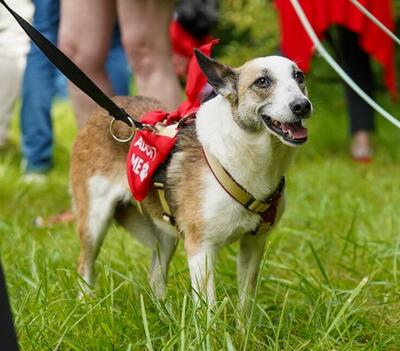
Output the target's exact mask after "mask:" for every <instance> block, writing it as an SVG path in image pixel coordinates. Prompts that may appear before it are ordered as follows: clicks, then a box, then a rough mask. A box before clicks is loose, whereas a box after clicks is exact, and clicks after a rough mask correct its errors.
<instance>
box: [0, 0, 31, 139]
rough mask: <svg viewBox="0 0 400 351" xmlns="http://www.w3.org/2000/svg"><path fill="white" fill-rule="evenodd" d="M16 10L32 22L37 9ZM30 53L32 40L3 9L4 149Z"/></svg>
mask: <svg viewBox="0 0 400 351" xmlns="http://www.w3.org/2000/svg"><path fill="white" fill-rule="evenodd" d="M13 7H14V8H15V9H16V11H17V12H19V13H20V14H21V15H22V16H23V17H24V18H26V19H27V20H28V21H30V20H31V19H32V14H33V5H32V3H31V2H30V1H29V0H14V2H13ZM28 50H29V38H28V37H27V35H26V34H25V32H24V31H23V30H22V29H21V28H20V26H19V25H18V23H17V22H16V21H15V20H14V18H13V17H12V16H11V15H10V14H9V13H8V11H7V10H6V9H5V8H4V7H3V6H0V81H1V86H0V147H2V146H4V145H5V144H6V142H7V135H8V129H9V123H10V120H11V116H12V110H13V107H14V104H15V101H16V99H17V97H18V96H19V94H20V90H21V81H22V76H23V72H24V68H25V62H26V55H27V53H28Z"/></svg>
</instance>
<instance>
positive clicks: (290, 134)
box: [288, 129, 293, 138]
mask: <svg viewBox="0 0 400 351" xmlns="http://www.w3.org/2000/svg"><path fill="white" fill-rule="evenodd" d="M288 133H289V137H290V138H292V137H293V134H292V130H291V129H289V130H288Z"/></svg>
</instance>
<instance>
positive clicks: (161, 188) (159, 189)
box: [154, 182, 175, 225]
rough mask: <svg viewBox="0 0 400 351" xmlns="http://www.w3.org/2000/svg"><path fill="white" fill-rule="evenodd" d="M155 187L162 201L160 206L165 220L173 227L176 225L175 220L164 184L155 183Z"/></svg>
mask: <svg viewBox="0 0 400 351" xmlns="http://www.w3.org/2000/svg"><path fill="white" fill-rule="evenodd" d="M154 187H155V188H156V189H157V193H158V198H159V199H160V204H161V207H162V210H163V220H164V221H165V222H167V223H169V224H171V225H175V218H174V216H173V215H172V212H171V209H170V207H169V205H168V202H167V199H166V198H165V187H164V183H161V182H154Z"/></svg>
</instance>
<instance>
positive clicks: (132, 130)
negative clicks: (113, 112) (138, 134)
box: [110, 116, 136, 143]
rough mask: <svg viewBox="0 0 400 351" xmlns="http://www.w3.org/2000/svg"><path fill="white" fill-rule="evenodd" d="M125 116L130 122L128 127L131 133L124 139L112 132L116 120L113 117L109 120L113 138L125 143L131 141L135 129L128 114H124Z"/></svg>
mask: <svg viewBox="0 0 400 351" xmlns="http://www.w3.org/2000/svg"><path fill="white" fill-rule="evenodd" d="M126 118H127V120H128V121H129V124H130V126H129V128H130V131H131V134H130V135H129V137H127V138H125V139H121V138H119V137H117V136H116V135H115V133H114V122H115V121H116V118H114V117H113V118H112V120H111V122H110V134H111V136H112V137H113V139H114V140H115V141H118V142H119V143H127V142H129V141H131V140H132V138H133V136H134V135H135V131H136V127H135V122H134V121H133V119H132V118H131V117H130V116H126Z"/></svg>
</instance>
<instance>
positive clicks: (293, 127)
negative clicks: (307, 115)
mask: <svg viewBox="0 0 400 351" xmlns="http://www.w3.org/2000/svg"><path fill="white" fill-rule="evenodd" d="M281 129H282V131H283V132H284V133H287V132H288V131H289V130H290V131H291V132H292V138H293V139H304V138H305V137H307V128H304V127H303V126H302V125H301V124H300V123H281Z"/></svg>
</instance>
